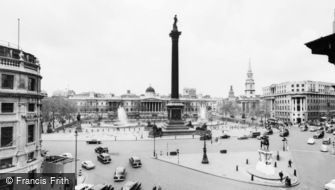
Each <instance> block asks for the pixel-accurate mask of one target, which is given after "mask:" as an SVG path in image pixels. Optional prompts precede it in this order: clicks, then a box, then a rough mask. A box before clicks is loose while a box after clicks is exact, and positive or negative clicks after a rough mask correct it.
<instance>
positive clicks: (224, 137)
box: [220, 133, 230, 139]
mask: <svg viewBox="0 0 335 190" xmlns="http://www.w3.org/2000/svg"><path fill="white" fill-rule="evenodd" d="M220 138H221V139H228V138H230V136H229V135H228V134H225V133H224V134H222V135H221V136H220Z"/></svg>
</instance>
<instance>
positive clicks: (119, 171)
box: [113, 166, 127, 181]
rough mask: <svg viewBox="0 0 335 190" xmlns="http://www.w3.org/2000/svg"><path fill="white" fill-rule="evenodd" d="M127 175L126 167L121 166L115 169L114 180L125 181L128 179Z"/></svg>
mask: <svg viewBox="0 0 335 190" xmlns="http://www.w3.org/2000/svg"><path fill="white" fill-rule="evenodd" d="M126 175H127V172H126V168H124V167H122V166H119V167H117V168H116V169H115V172H114V177H113V179H114V181H124V180H125V179H126Z"/></svg>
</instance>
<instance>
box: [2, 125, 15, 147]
mask: <svg viewBox="0 0 335 190" xmlns="http://www.w3.org/2000/svg"><path fill="white" fill-rule="evenodd" d="M12 145H13V127H1V142H0V146H1V147H7V146H12Z"/></svg>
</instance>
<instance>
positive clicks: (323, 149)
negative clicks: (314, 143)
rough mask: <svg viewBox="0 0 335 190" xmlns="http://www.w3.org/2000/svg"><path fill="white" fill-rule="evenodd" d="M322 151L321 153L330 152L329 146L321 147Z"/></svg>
mask: <svg viewBox="0 0 335 190" xmlns="http://www.w3.org/2000/svg"><path fill="white" fill-rule="evenodd" d="M320 151H321V152H328V146H327V145H324V144H323V145H321V147H320Z"/></svg>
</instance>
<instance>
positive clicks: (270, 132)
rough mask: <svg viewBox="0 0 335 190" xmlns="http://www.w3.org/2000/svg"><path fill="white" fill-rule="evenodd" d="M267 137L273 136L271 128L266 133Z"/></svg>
mask: <svg viewBox="0 0 335 190" xmlns="http://www.w3.org/2000/svg"><path fill="white" fill-rule="evenodd" d="M264 134H265V135H272V134H273V130H272V129H271V128H267V129H266V131H265V132H264Z"/></svg>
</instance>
